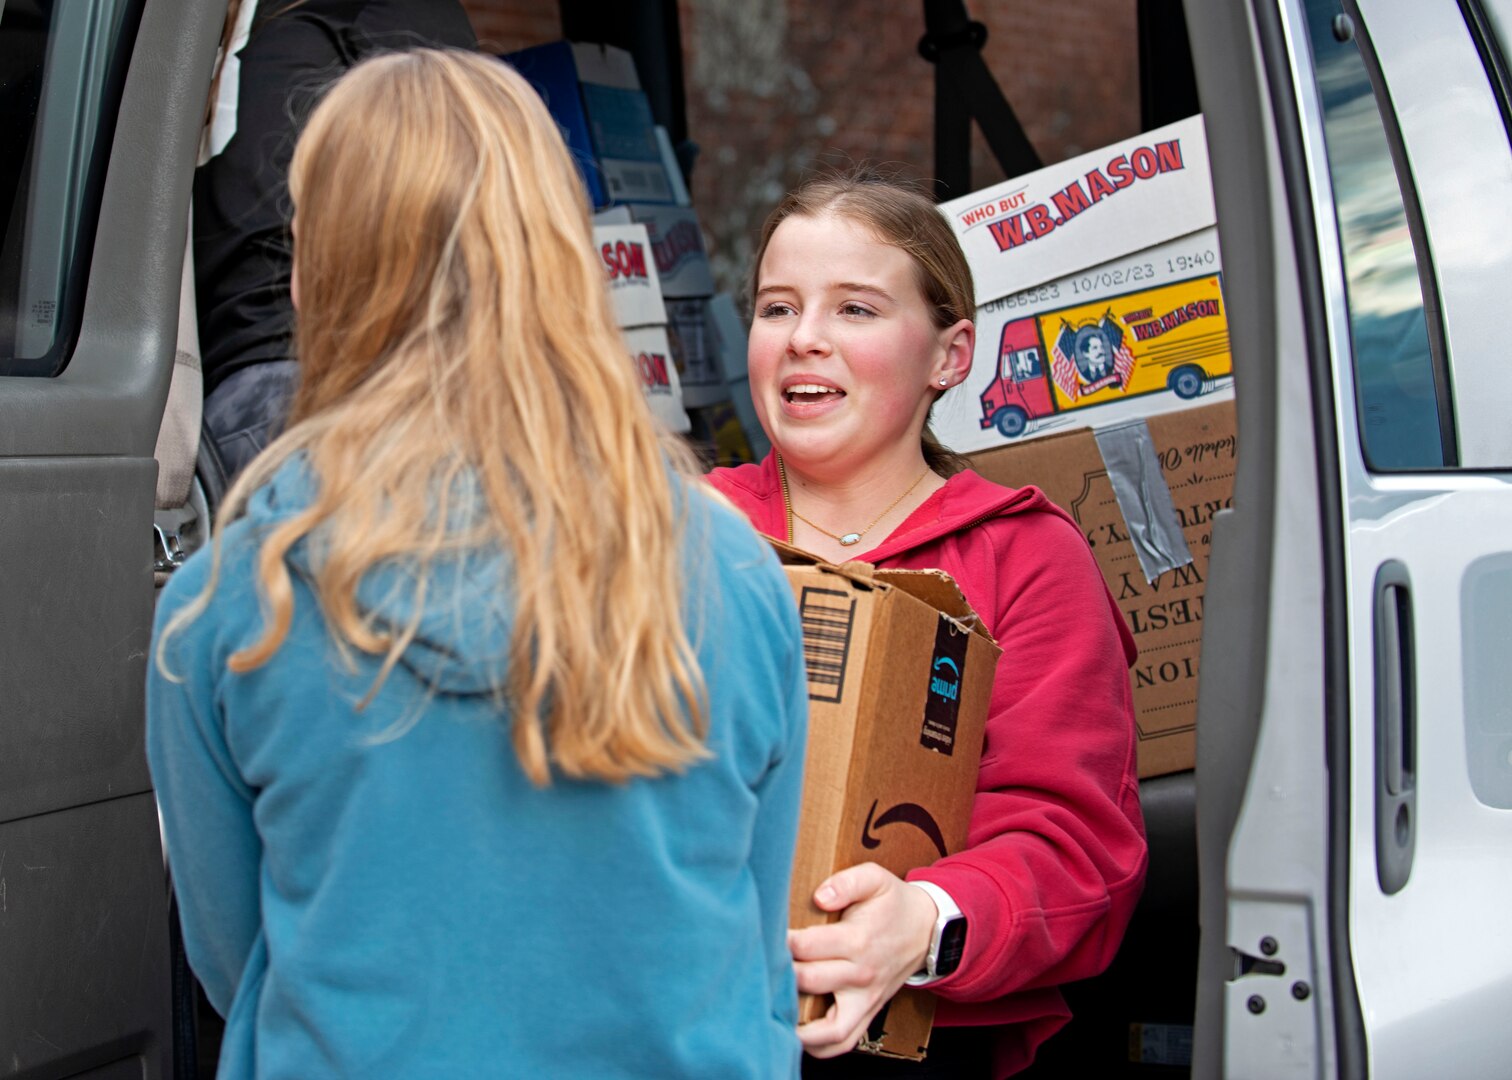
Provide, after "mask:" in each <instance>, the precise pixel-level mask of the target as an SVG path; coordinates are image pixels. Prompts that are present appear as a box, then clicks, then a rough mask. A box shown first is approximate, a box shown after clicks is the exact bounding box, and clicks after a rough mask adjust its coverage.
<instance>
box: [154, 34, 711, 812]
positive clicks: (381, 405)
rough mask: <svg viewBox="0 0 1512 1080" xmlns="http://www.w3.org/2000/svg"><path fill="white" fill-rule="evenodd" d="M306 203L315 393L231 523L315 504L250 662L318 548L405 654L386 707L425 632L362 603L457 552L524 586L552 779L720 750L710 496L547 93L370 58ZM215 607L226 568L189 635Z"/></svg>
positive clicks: (513, 693) (271, 587)
mask: <svg viewBox="0 0 1512 1080" xmlns="http://www.w3.org/2000/svg"><path fill="white" fill-rule="evenodd" d="M290 193H291V195H292V197H293V200H294V204H295V207H296V214H295V225H294V228H295V245H294V269H295V277H296V280H297V283H298V284H297V289H298V319H297V332H296V339H295V344H296V351H297V354H298V357H299V362H300V371H301V378H300V383H299V388H298V390H297V393H296V395H295V398H294V402H293V405H292V410H291V416H290V421H289V428H288V430H287V431H286V432H285V434H283V435H282V436H281V437H280V438H279V439H277V440H276V441H275V442H274V443H273V444H272V445H271V446H270V447H268V449H267V450H266V451H265V452H264V453H263V454H262V455H261V456H259V457H258V458H257V459H256V460H255V461H254V462H253V463H252V464H251V465H250V466H249V467H248V469H247V471H246V473H245V474H244V475H243V476H242V477H241V478H240V480H239V481H238V482H237V483H236V484H235V485H234V487H233V488H232V490H231V492H230V493H229V494H228V495H227V499H226V504H225V506H226V509H225V511H224V512H223V520H222V523H221V524H222V526H224V524H225V522H226V521H229V520H230V519H232V518H234V517H235V516H237V515H238V514H239V513H241V512H242V511H243V510H244V509H245V507H246V503H247V498H248V496H249V495H250V494H251V493H252V491H253V490H254V489H255V488H257V487H259V486H261V485H262V484H264V483H266V482H267V481H268V480H269V479H271V478H272V477H273V475H274V474H275V473H276V472H277V471H278V470H279V468H280V467H281V466H282V465H283V464H284V463H285V462H286V461H288V459H289V458H290V457H292V456H294V455H300V456H301V458H302V459H303V461H304V463H305V467H306V468H307V469H308V471H309V473H310V474H311V476H312V478H313V481H314V483H313V487H314V489H315V494H314V496H313V499H312V501H311V502H310V504H309V505H308V506H307V507H306V508H304V509H302V510H301V511H300V512H299V513H297V514H295V515H294V516H293V517H292V518H290V519H288V520H287V521H283V522H281V523H279V524H278V525H277V526H276V527H274V528H272V529H271V530H270V532H269V533H268V534H267V536H266V537H265V538H264V539H263V540H262V544H261V548H260V550H259V553H258V555H257V560H256V577H257V581H258V584H259V587H260V592H261V596H262V600H263V606H264V611H265V624H264V632H263V636H262V637H261V639H260V640H258V641H257V642H255V643H254V644H252V645H250V646H248V647H247V648H245V649H242V650H241V651H239V652H237V653H235V654H234V655H233V656H232V657H231V658H230V661H229V667H230V668H231V670H233V671H235V672H246V671H251V670H253V669H255V668H257V667H259V666H260V665H262V664H265V663H267V661H268V660H269V658H271V657H272V656H273V655H274V654H275V653H276V652H277V651H278V649H279V647H280V646H281V645H282V644H283V643H284V640H285V638H286V636H287V634H288V631H289V627H290V625H291V621H292V618H293V607H294V594H293V589H292V587H291V580H290V573H289V568H288V566H287V564H286V562H285V556H286V555H287V553H288V552H289V550H290V548H291V547H292V546H293V545H294V544H295V543H296V542H298V541H299V540H300V539H301V538H303V537H306V536H309V535H310V534H311V533H312V532H314V531H315V530H316V529H319V530H320V552H321V561H320V563H319V565H318V566H316V567H315V574H314V580H313V587H314V590H315V592H316V594H317V596H318V598H319V601H320V606H321V610H322V612H323V614H324V616H325V620H326V622H327V624H328V626H329V627H330V629H331V631H332V633H333V636H334V637H335V638H336V640H337V642H338V643H339V644H341V645H343V646H344V647H345V646H352V647H355V648H356V649H358V650H361V651H362V652H364V653H368V654H370V655H374V656H382V657H383V664H382V666H381V668H380V670H379V674H378V676H377V679H376V681H375V683H374V686H373V691H372V692H376V691H377V689H378V688H379V687H380V686H381V685H382V683H383V681H384V679H385V678H386V677H387V676H388V674H389V672H390V671H391V670H392V668H393V666H394V665H395V663H396V662H397V661H398V659H399V657H400V655H401V653H402V652H403V651H404V649H405V648H406V646H407V645H408V644H409V643H410V641H411V640H412V638H413V637H414V635H415V632H416V630H417V628H418V624H419V617H420V616H419V612H418V611H417V612H416V614H415V618H414V620H413V622H412V623H411V624H410V625H409V626H408V627H407V628H405V629H404V630H402V631H399V632H382V631H380V630H377V629H375V628H374V624H373V622H372V621H371V620H370V619H368V618H366V617H365V616H364V613H363V612H362V611H361V609H360V608H359V605H358V603H357V598H356V593H357V587H358V585H359V583H360V582H361V581H362V579H363V577H364V575H365V574H367V573H368V572H369V571H371V570H374V569H375V568H377V567H379V566H380V564H384V563H386V562H391V561H394V560H412V561H414V562H416V563H418V565H419V566H420V567H421V582H422V584H421V588H423V584H424V580H425V579H424V572H425V571H424V568H425V566H426V565H427V563H428V561H429V560H430V559H432V558H433V557H434V556H437V555H438V554H441V553H443V552H455V551H457V550H458V549H459V548H467V549H473V548H477V547H480V546H481V547H485V548H486V547H492V548H494V549H497V550H501V551H503V552H504V553H506V554H507V556H508V557H509V559H510V577H511V578H512V580H513V582H514V594H513V596H512V597H511V599H512V601H513V603H514V625H513V629H512V638H511V641H510V646H509V652H508V657H507V662H508V676H507V686H506V687H505V688H504V695H503V696H504V698H505V701H506V702H507V704H508V706H509V707H510V708H511V709H512V712H513V725H514V726H513V733H512V735H513V744H514V749H515V752H516V754H517V755H518V757H519V760H520V763H521V765H522V767H523V768H524V771H525V773H526V774H527V775H528V776H529V777H530V778H531V780H532V781H534V782H535V783H538V784H544V783H548V782H549V780H550V777H551V774H552V771H553V767H555V768H556V769H559V770H560V771H561V772H562V773H563V774H565V775H567V776H571V777H595V778H600V779H604V780H610V781H622V780H625V779H628V778H630V777H633V776H654V775H657V774H659V773H662V772H665V771H668V770H677V769H681V768H683V767H685V766H686V765H688V764H690V763H692V762H693V761H695V760H697V759H699V758H700V757H703V756H706V754H707V750H706V748H705V747H704V745H703V739H704V736H705V732H706V717H705V703H704V684H703V680H702V676H701V673H700V670H699V666H698V661H697V656H696V654H695V652H694V650H693V648H692V646H691V644H690V641H689V634H688V632H687V628H686V627H685V626H684V620H683V616H682V604H681V600H682V596H683V591H684V590H683V588H682V578H683V574H682V573H681V572H680V557H681V550H680V538H681V537H682V535H683V531H684V526H685V513H684V511H683V510H680V509H679V506H681V505H683V504H684V502H685V500H686V499H687V498H688V497H689V496H688V494H687V493H684V494H682V495H679V494H678V493H677V491H676V490H675V488H676V487H677V486H678V484H679V481H678V480H676V479H674V475H676V476H683V475H685V476H688V477H691V476H693V475H694V474H695V473H696V466H695V464H694V463H693V461H692V460H691V457H690V456H689V455H688V454H687V453H686V451H684V450H683V449H681V447H680V445H679V444H677V443H676V442H675V441H673V440H672V438H671V437H670V436H665V435H663V433H661V432H660V431H659V430H658V427H657V424H656V421H655V420H654V418H653V416H652V414H651V411H650V409H649V407H648V406H647V404H646V402H645V399H644V397H643V396H642V392H641V389H640V386H639V383H638V380H637V377H636V375H635V373H634V371H633V368H632V366H631V364H630V361H629V356H628V353H627V351H626V348H625V345H624V343H623V340H622V338H621V336H620V334H619V331H618V329H617V327H616V324H615V321H614V318H613V315H612V313H611V308H610V304H609V299H608V294H607V290H606V286H605V281H604V273H603V268H602V266H601V264H600V263H599V262H598V261H597V260H596V259H595V258H594V257H593V250H592V243H591V235H592V234H591V227H590V220H589V209H588V205H587V201H586V197H585V195H584V193H583V189H582V186H581V184H580V181H579V179H578V177H577V174H576V172H575V169H574V166H573V163H572V160H571V158H570V157H569V156H568V152H567V149H566V147H565V146H564V145H563V143H562V140H561V137H560V136H559V134H558V132H557V128H556V126H555V124H554V123H553V122H552V120H551V118H550V116H549V115H548V113H547V111H546V109H545V108H544V106H543V105H542V103H541V101H540V99H539V98H538V97H537V95H536V93H535V91H534V90H532V89H531V87H530V85H529V84H528V83H526V82H525V81H524V80H523V79H522V78H520V77H519V76H518V75H517V74H515V73H514V72H513V71H512V70H510V69H509V68H508V67H506V66H505V65H504V64H503V63H501V62H500V61H498V60H495V59H492V58H490V57H486V56H482V55H477V54H468V53H461V52H451V51H439V50H424V49H422V50H415V51H411V52H406V53H403V54H394V55H386V56H380V57H377V58H374V59H371V60H368V61H365V62H363V63H361V64H359V65H357V66H356V67H355V68H353V69H352V71H351V72H349V73H348V74H347V75H346V76H344V77H343V78H342V79H340V80H339V81H338V82H337V83H336V84H335V85H334V86H333V87H332V88H331V90H330V91H329V93H328V94H327V96H326V97H325V99H324V100H323V101H322V102H321V104H320V105H319V106H318V107H317V108H316V110H315V111H314V113H313V114H312V115H311V117H310V120H309V123H308V126H307V127H306V129H305V131H304V134H303V135H302V136H301V138H300V140H299V144H298V146H297V147H296V150H295V153H294V159H293V164H292V166H291V169H290ZM669 467H670V472H669ZM463 489H470V490H475V491H476V492H477V493H478V494H479V496H480V498H479V501H480V502H482V503H483V504H484V506H485V507H486V509H485V510H484V511H483V512H481V513H478V514H474V515H473V516H472V518H471V520H470V521H469V522H468V525H467V527H466V528H465V529H462V530H461V531H460V532H459V531H458V526H457V515H456V513H455V512H453V511H454V508H452V509H448V507H447V499H448V498H449V496H450V495H451V493H454V492H456V491H459V490H463ZM219 541H220V537H219V533H218V534H217V546H216V553H215V559H216V562H217V566H218V562H219V557H220V548H219ZM214 587H215V577H214V572H212V576H211V579H210V583H209V585H208V586H207V588H206V590H205V593H204V594H203V595H202V596H201V597H199V598H198V599H197V601H196V602H195V603H193V604H191V605H189V606H187V607H186V608H185V609H184V611H183V612H182V613H181V615H180V616H178V618H177V619H176V620H175V621H174V623H171V624H170V626H169V630H168V633H169V634H171V633H172V631H173V630H175V629H176V628H177V626H178V625H182V623H184V622H187V621H188V620H190V619H192V618H194V617H195V616H197V615H198V614H199V613H200V612H202V611H203V610H204V607H205V606H206V604H207V603H208V600H209V595H210V592H211V591H212V590H213V589H214ZM489 599H492V598H480V601H481V602H488V600H489ZM166 636H168V635H167V634H165V637H166ZM161 655H162V653H161V651H160V653H159V657H160V662H161ZM369 697H370V698H371V693H370V694H369Z"/></svg>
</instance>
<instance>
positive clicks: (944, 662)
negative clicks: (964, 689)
mask: <svg viewBox="0 0 1512 1080" xmlns="http://www.w3.org/2000/svg"><path fill="white" fill-rule="evenodd" d="M929 692H930V693H931V694H938V695H939V696H940V697H942V698H944V699H945V700H946V701H955V700H957V699H959V698H960V696H961V668H960V665H958V664H957V663H956V662H955V661H954V660H952V659H951V658H950V657H948V656H942V657H940V658H939V659H938V660H936V661H935V662H934V676H933V677H932V678H931V679H930V680H929Z"/></svg>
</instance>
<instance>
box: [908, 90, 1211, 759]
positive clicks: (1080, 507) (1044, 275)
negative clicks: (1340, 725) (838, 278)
mask: <svg viewBox="0 0 1512 1080" xmlns="http://www.w3.org/2000/svg"><path fill="white" fill-rule="evenodd" d="M940 210H941V212H942V213H943V214H944V215H945V216H946V218H947V219H948V220H949V221H950V222H951V224H952V226H953V227H954V228H955V230H956V234H957V236H958V237H959V238H960V240H961V245H962V247H963V248H964V250H965V251H966V255H967V259H968V260H969V262H970V263H971V268H972V274H973V277H974V278H975V282H976V290H977V302H978V313H977V345H976V353H975V356H974V360H973V365H972V372H971V376H970V378H969V379H968V380H967V381H966V382H965V383H964V384H963V387H964V389H957V390H955V391H953V392H952V393H951V394H950V395H948V396H947V397H946V398H945V399H944V400H942V401H941V402H940V403H939V404H938V405H937V406H936V409H935V419H934V429H935V433H936V434H937V435H938V436H939V437H940V439H941V441H942V442H944V443H945V444H946V445H947V446H950V447H951V448H952V449H955V450H957V451H960V452H963V453H968V454H972V455H973V461H974V465H975V467H976V468H977V470H978V471H979V472H981V473H982V474H983V475H985V476H987V478H988V479H991V480H995V481H997V482H999V483H1003V484H1006V485H1008V486H1011V487H1023V486H1025V485H1029V484H1033V485H1036V486H1038V487H1040V488H1042V489H1043V490H1044V491H1045V493H1046V494H1047V495H1049V497H1050V498H1051V500H1052V501H1054V502H1056V503H1057V504H1058V505H1060V506H1061V507H1063V508H1065V509H1066V510H1068V511H1069V512H1070V513H1071V514H1072V516H1073V517H1074V518H1076V520H1077V521H1078V522H1079V523H1080V524H1081V525H1082V528H1083V530H1084V531H1085V532H1086V534H1087V538H1088V541H1089V542H1090V543H1091V544H1092V546H1093V551H1094V553H1095V554H1096V555H1097V558H1098V562H1099V565H1100V566H1101V567H1102V570H1103V575H1104V577H1105V579H1106V580H1107V582H1108V586H1109V588H1110V589H1112V591H1113V595H1114V597H1115V598H1116V599H1117V600H1118V602H1119V606H1120V607H1121V608H1122V609H1123V611H1124V614H1125V617H1126V619H1127V620H1128V622H1129V625H1130V628H1131V629H1132V630H1133V631H1134V635H1135V640H1136V641H1137V642H1138V643H1139V647H1140V659H1139V662H1138V664H1137V665H1136V667H1135V668H1134V670H1133V672H1132V673H1131V676H1130V677H1131V680H1132V683H1133V688H1134V697H1135V704H1136V709H1137V713H1138V717H1137V718H1138V724H1139V737H1140V744H1139V747H1140V758H1139V770H1140V775H1141V776H1153V775H1157V774H1160V773H1166V772H1175V771H1180V770H1183V769H1189V768H1191V767H1192V765H1193V762H1194V758H1195V746H1196V740H1195V734H1194V731H1195V723H1196V697H1197V694H1196V690H1197V679H1198V666H1197V665H1198V657H1199V653H1200V648H1201V637H1202V634H1201V619H1202V594H1203V582H1204V579H1205V577H1206V572H1207V554H1208V541H1209V536H1210V534H1209V531H1208V530H1209V528H1210V526H1209V522H1210V520H1211V517H1212V514H1213V513H1214V512H1215V511H1216V510H1217V509H1220V508H1222V507H1224V506H1226V505H1228V502H1229V500H1230V498H1231V493H1232V483H1233V473H1234V456H1235V445H1236V444H1235V430H1234V413H1233V407H1232V397H1233V377H1232V376H1233V361H1232V357H1231V355H1230V350H1229V339H1228V321H1227V304H1226V301H1225V299H1224V296H1223V277H1222V261H1221V259H1220V257H1219V252H1218V243H1217V236H1216V230H1215V228H1214V223H1215V221H1216V217H1215V211H1214V207H1213V197H1212V187H1211V182H1210V179H1209V176H1208V161H1207V140H1206V134H1205V132H1204V129H1203V125H1202V119H1201V117H1195V116H1194V117H1191V118H1189V119H1187V120H1182V121H1179V122H1177V123H1175V124H1170V125H1168V126H1166V127H1164V128H1160V129H1157V130H1155V131H1150V132H1146V133H1144V134H1142V135H1138V136H1135V137H1134V138H1132V139H1127V140H1125V141H1123V142H1121V143H1117V144H1115V145H1113V146H1109V147H1106V148H1104V149H1101V150H1095V151H1092V152H1091V153H1088V154H1084V155H1082V156H1081V157H1077V158H1073V159H1071V160H1068V161H1064V162H1060V163H1058V164H1056V165H1051V166H1048V167H1046V168H1044V169H1041V170H1038V171H1037V172H1033V173H1030V174H1028V175H1025V176H1020V177H1017V178H1015V179H1013V180H1009V181H1007V182H1005V183H1003V184H1000V185H997V186H995V187H992V188H988V189H985V190H983V191H979V192H976V193H974V194H971V195H967V196H965V197H963V198H961V199H957V200H954V201H952V202H948V203H944V204H942V205H941V207H940Z"/></svg>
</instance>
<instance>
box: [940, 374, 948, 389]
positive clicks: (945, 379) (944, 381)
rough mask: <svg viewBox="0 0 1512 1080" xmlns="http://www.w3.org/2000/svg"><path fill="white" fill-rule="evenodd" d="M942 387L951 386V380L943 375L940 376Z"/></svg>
mask: <svg viewBox="0 0 1512 1080" xmlns="http://www.w3.org/2000/svg"><path fill="white" fill-rule="evenodd" d="M940 385H941V386H949V385H950V380H949V379H947V378H946V377H945V376H943V375H941V376H940Z"/></svg>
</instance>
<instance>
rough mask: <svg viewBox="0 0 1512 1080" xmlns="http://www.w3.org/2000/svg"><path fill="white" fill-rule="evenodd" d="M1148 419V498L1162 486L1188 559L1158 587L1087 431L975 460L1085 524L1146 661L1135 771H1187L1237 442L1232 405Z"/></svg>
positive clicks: (1140, 679)
mask: <svg viewBox="0 0 1512 1080" xmlns="http://www.w3.org/2000/svg"><path fill="white" fill-rule="evenodd" d="M1141 423H1143V424H1144V426H1145V427H1146V428H1147V429H1148V439H1149V442H1150V444H1151V448H1152V450H1153V455H1154V459H1155V461H1156V462H1158V465H1159V467H1158V469H1155V470H1151V473H1153V475H1149V474H1147V475H1146V476H1145V477H1144V483H1143V485H1142V487H1141V491H1140V498H1141V499H1142V500H1143V501H1144V502H1146V503H1147V504H1152V505H1156V504H1159V503H1160V501H1161V500H1160V498H1157V496H1161V493H1160V492H1159V491H1154V490H1151V489H1150V485H1151V484H1154V483H1163V485H1164V487H1165V488H1166V490H1167V491H1168V492H1169V505H1170V508H1171V510H1172V512H1173V513H1174V516H1175V522H1176V524H1177V526H1178V527H1179V529H1180V532H1181V535H1182V537H1183V538H1184V540H1185V542H1186V549H1187V551H1188V552H1189V553H1190V555H1191V561H1190V562H1188V563H1186V564H1185V565H1179V566H1176V567H1174V568H1172V569H1169V570H1166V571H1164V572H1162V573H1161V574H1160V575H1159V576H1157V577H1156V578H1155V579H1154V580H1153V581H1150V580H1149V579H1148V578H1147V576H1146V574H1145V573H1144V572H1143V570H1142V567H1141V560H1140V555H1139V552H1138V551H1137V550H1136V548H1135V542H1136V530H1134V529H1131V528H1130V527H1129V524H1128V522H1127V521H1126V520H1125V514H1124V512H1123V510H1122V509H1121V507H1120V503H1119V497H1118V495H1117V493H1116V492H1115V490H1114V478H1113V476H1111V475H1110V472H1109V468H1108V465H1107V464H1106V462H1105V461H1104V458H1103V452H1102V450H1101V449H1099V446H1098V440H1097V435H1096V434H1095V433H1094V432H1093V431H1091V430H1089V429H1087V428H1079V429H1077V430H1074V431H1069V432H1065V433H1063V434H1059V435H1052V436H1048V437H1046V438H1043V439H1035V440H1033V441H1031V442H1026V443H1022V444H1020V445H1017V446H1011V447H1005V448H1003V449H999V450H991V451H988V452H986V453H982V454H977V455H974V456H973V457H972V465H973V467H974V468H975V469H976V471H977V472H979V473H981V475H983V476H985V477H986V478H987V479H989V480H992V481H995V482H996V483H999V484H1004V485H1006V486H1008V487H1023V486H1025V485H1028V484H1033V485H1035V486H1036V487H1039V488H1040V489H1041V490H1043V491H1044V493H1045V494H1046V495H1047V496H1049V498H1050V500H1051V501H1052V502H1054V503H1055V504H1056V505H1058V506H1060V507H1061V508H1062V509H1064V510H1066V511H1067V512H1068V513H1069V514H1070V515H1071V516H1072V517H1073V518H1074V519H1075V520H1076V522H1077V524H1078V525H1080V526H1081V528H1082V531H1083V532H1084V533H1085V534H1086V537H1087V541H1088V543H1090V544H1091V545H1092V552H1093V554H1094V555H1095V556H1096V557H1097V563H1098V566H1099V567H1101V569H1102V572H1103V578H1104V579H1105V580H1106V581H1107V583H1108V588H1109V589H1111V590H1112V592H1113V598H1114V599H1115V600H1116V601H1117V602H1118V606H1119V608H1120V609H1121V610H1122V611H1123V613H1124V618H1125V619H1126V620H1127V621H1128V623H1129V629H1131V630H1132V631H1134V640H1135V641H1136V642H1137V643H1138V645H1139V659H1138V660H1137V661H1136V663H1135V665H1134V668H1133V670H1132V671H1131V672H1130V679H1131V680H1132V682H1133V687H1134V707H1135V714H1136V720H1137V723H1138V729H1139V775H1140V776H1142V777H1144V776H1158V775H1160V774H1162V773H1170V772H1180V771H1183V770H1186V769H1190V768H1192V767H1193V765H1194V764H1195V760H1196V749H1197V736H1196V725H1197V679H1198V660H1199V657H1200V654H1201V649H1202V614H1203V612H1202V602H1203V592H1204V589H1205V583H1206V579H1207V568H1208V554H1209V551H1210V550H1211V543H1212V519H1213V515H1214V514H1215V513H1217V512H1218V511H1219V510H1221V509H1224V508H1226V507H1228V506H1230V505H1231V504H1232V502H1233V483H1234V466H1235V462H1236V460H1237V442H1236V437H1235V427H1234V406H1233V403H1232V402H1219V403H1215V404H1212V405H1204V406H1199V407H1197V408H1193V409H1187V410H1184V411H1181V412H1172V413H1165V414H1162V415H1159V416H1152V417H1149V418H1148V419H1147V420H1145V421H1142V422H1141Z"/></svg>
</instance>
